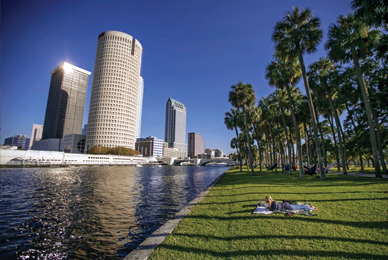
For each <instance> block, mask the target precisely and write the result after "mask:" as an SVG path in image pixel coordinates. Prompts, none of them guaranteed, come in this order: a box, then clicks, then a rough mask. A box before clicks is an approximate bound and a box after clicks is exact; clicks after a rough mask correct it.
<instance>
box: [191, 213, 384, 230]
mask: <svg viewBox="0 0 388 260" xmlns="http://www.w3.org/2000/svg"><path fill="white" fill-rule="evenodd" d="M185 218H188V219H216V220H220V221H231V220H248V219H252V218H265V219H266V220H270V219H279V220H284V219H285V217H284V216H283V215H281V216H280V215H279V216H276V215H274V214H271V215H266V216H261V215H259V216H258V214H252V215H250V216H233V217H221V216H206V215H194V214H190V215H187V216H186V217H185ZM291 219H292V220H294V221H304V222H307V223H308V222H310V223H323V224H334V225H342V226H350V227H356V228H371V229H379V230H383V229H388V221H373V222H372V221H368V222H367V221H343V220H329V219H320V218H314V217H306V216H298V215H297V216H294V217H293V218H291Z"/></svg>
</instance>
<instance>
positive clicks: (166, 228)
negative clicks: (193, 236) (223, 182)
mask: <svg viewBox="0 0 388 260" xmlns="http://www.w3.org/2000/svg"><path fill="white" fill-rule="evenodd" d="M229 169H230V168H229ZM229 169H228V170H229ZM228 170H225V172H224V173H222V174H221V175H220V176H218V177H217V178H216V179H215V180H214V181H213V182H212V183H210V185H209V186H207V187H206V188H205V189H204V190H203V191H202V192H201V193H200V194H199V195H198V196H197V197H195V199H193V200H192V201H190V202H189V203H188V204H187V205H186V206H184V207H183V208H182V209H181V210H180V211H179V212H178V213H176V214H175V215H174V217H172V218H171V219H170V220H168V221H167V222H166V223H165V224H164V225H163V226H161V227H160V228H159V229H157V230H156V231H155V232H154V233H153V234H152V235H151V236H149V237H148V238H146V240H144V241H143V243H141V244H140V245H139V246H138V247H137V248H135V249H134V250H133V251H132V252H131V253H129V254H128V255H127V256H126V257H125V258H124V260H132V259H136V260H143V259H147V258H148V257H149V256H150V255H151V254H152V253H153V252H154V250H155V249H156V248H157V247H158V246H159V245H160V244H161V243H162V242H163V241H164V239H166V237H167V236H168V235H169V234H171V232H172V231H174V229H175V228H176V227H177V226H178V224H179V222H181V220H182V219H183V218H184V217H186V215H187V214H188V213H189V212H190V210H191V209H192V208H193V207H194V206H195V205H196V204H197V203H198V202H200V201H201V200H202V199H203V198H204V197H205V196H206V194H207V193H208V192H209V191H210V189H211V188H212V187H213V186H214V185H215V184H216V183H217V182H218V180H219V179H220V178H221V177H222V176H224V174H225V173H226V172H227V171H228Z"/></svg>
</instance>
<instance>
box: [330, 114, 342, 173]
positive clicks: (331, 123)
mask: <svg viewBox="0 0 388 260" xmlns="http://www.w3.org/2000/svg"><path fill="white" fill-rule="evenodd" d="M330 118H331V120H330ZM328 120H329V123H330V127H331V132H332V134H333V140H334V151H335V158H336V160H337V168H338V171H339V172H340V171H341V168H340V167H341V165H340V163H339V157H338V146H337V138H336V136H335V132H334V126H333V124H334V119H333V117H332V116H329V117H328Z"/></svg>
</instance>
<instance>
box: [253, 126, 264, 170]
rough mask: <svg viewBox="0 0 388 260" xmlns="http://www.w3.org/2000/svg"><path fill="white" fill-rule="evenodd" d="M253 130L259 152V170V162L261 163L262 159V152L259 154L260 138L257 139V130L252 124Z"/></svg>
mask: <svg viewBox="0 0 388 260" xmlns="http://www.w3.org/2000/svg"><path fill="white" fill-rule="evenodd" d="M253 131H254V132H255V137H256V138H255V139H256V142H257V150H258V152H259V160H260V162H259V165H260V172H261V163H262V161H263V159H262V154H261V149H260V140H259V136H258V134H257V131H256V127H255V124H253Z"/></svg>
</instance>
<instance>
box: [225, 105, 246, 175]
mask: <svg viewBox="0 0 388 260" xmlns="http://www.w3.org/2000/svg"><path fill="white" fill-rule="evenodd" d="M240 117H241V115H240V111H239V110H237V109H233V108H232V109H230V112H226V113H225V118H224V123H225V125H226V128H228V129H229V130H235V131H236V140H235V142H237V143H236V144H235V145H234V146H235V148H236V150H237V153H238V161H239V162H240V172H241V171H242V160H241V145H240V144H239V143H238V136H239V134H238V129H237V128H238V125H239V120H240ZM232 148H233V149H234V147H232Z"/></svg>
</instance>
